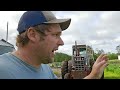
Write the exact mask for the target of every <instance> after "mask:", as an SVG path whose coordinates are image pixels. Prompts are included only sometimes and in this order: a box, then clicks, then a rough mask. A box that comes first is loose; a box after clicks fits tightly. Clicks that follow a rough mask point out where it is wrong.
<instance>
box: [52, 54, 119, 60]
mask: <svg viewBox="0 0 120 90" xmlns="http://www.w3.org/2000/svg"><path fill="white" fill-rule="evenodd" d="M100 54H101V52H97V53H94V55H93V56H94V59H95V60H96V59H97V57H98V56H99V55H100ZM107 55H108V57H109V60H114V59H118V54H116V53H110V52H108V53H107ZM71 59H72V56H71V55H68V54H65V53H61V52H57V53H56V54H55V57H54V61H55V62H62V61H65V60H67V61H68V60H71Z"/></svg>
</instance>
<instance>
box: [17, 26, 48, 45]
mask: <svg viewBox="0 0 120 90" xmlns="http://www.w3.org/2000/svg"><path fill="white" fill-rule="evenodd" d="M49 27H50V25H48V24H41V25H37V26H34V27H33V28H34V29H35V30H36V31H37V32H38V33H39V34H40V40H44V38H43V37H44V36H46V34H45V31H49ZM28 42H29V38H28V36H27V30H26V31H25V32H23V33H21V34H19V35H17V38H16V46H17V47H18V46H20V47H23V46H25V45H26V44H28Z"/></svg>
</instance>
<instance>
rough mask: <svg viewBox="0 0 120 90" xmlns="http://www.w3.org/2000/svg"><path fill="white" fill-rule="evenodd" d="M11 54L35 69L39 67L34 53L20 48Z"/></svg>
mask: <svg viewBox="0 0 120 90" xmlns="http://www.w3.org/2000/svg"><path fill="white" fill-rule="evenodd" d="M12 54H13V55H15V56H16V57H18V58H19V59H21V60H23V61H24V62H26V63H28V64H30V65H32V66H34V67H36V68H38V67H39V66H40V65H41V63H40V61H39V59H38V58H37V56H36V55H34V54H35V53H33V52H32V51H29V50H26V49H25V48H24V49H21V48H20V49H18V50H17V51H15V52H13V53H12Z"/></svg>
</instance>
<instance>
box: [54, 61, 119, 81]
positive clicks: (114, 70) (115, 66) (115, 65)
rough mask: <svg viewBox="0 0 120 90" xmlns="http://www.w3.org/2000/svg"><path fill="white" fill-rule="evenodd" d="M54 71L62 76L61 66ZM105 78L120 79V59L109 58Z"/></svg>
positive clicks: (59, 76)
mask: <svg viewBox="0 0 120 90" xmlns="http://www.w3.org/2000/svg"><path fill="white" fill-rule="evenodd" d="M53 72H54V73H55V74H56V75H57V76H58V78H61V69H60V68H53ZM104 79H120V60H109V65H108V66H107V68H106V69H105V70H104Z"/></svg>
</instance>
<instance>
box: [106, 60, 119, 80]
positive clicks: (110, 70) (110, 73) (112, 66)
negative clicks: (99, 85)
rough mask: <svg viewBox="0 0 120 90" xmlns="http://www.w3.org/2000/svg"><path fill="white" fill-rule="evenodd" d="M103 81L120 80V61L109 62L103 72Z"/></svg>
mask: <svg viewBox="0 0 120 90" xmlns="http://www.w3.org/2000/svg"><path fill="white" fill-rule="evenodd" d="M104 78H105V79H120V60H110V61H109V65H108V66H107V68H106V69H105V70H104Z"/></svg>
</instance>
